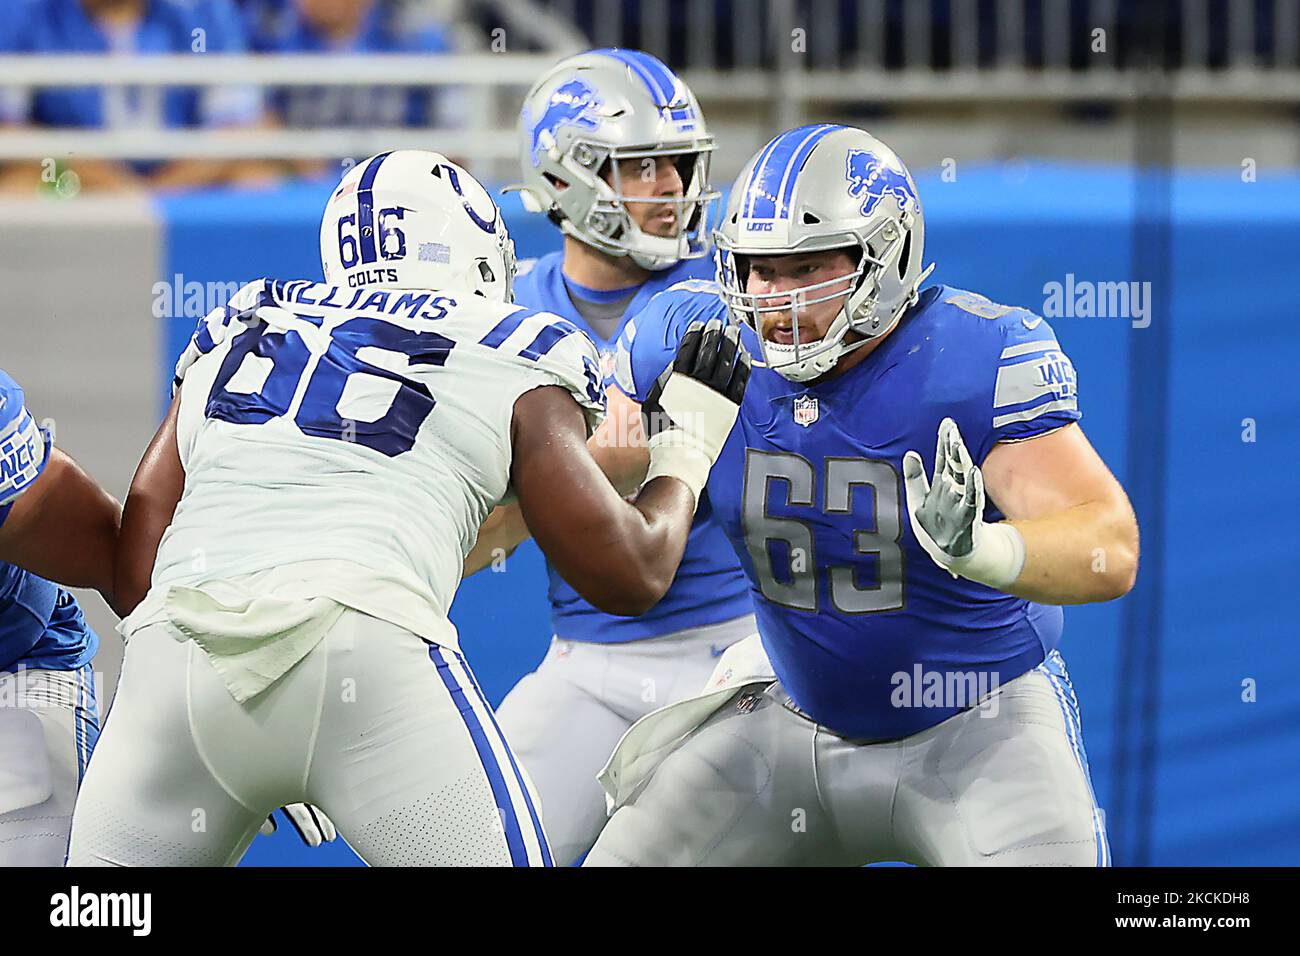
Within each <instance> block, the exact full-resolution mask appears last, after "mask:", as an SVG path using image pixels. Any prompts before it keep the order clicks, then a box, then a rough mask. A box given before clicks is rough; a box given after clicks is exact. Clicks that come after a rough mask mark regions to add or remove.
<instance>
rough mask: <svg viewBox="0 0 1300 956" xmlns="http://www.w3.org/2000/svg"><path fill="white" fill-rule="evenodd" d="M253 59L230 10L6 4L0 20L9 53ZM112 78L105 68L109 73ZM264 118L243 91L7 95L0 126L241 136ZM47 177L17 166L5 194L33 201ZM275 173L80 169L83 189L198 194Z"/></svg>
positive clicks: (112, 3)
mask: <svg viewBox="0 0 1300 956" xmlns="http://www.w3.org/2000/svg"><path fill="white" fill-rule="evenodd" d="M246 51H247V41H246V37H245V34H244V29H243V21H242V19H241V17H240V15H239V12H238V10H237V9H236V8H235V7H234V6H233V4H232V3H231V0H6V2H5V11H4V16H3V18H2V19H0V52H4V53H19V54H23V53H30V54H59V53H91V54H94V53H99V54H107V55H109V56H114V55H131V54H159V53H203V52H208V53H243V52H246ZM111 69H112V66H111V61H106V62H105V72H106V73H107V72H108V71H109V70H111ZM261 115H262V106H261V101H260V97H259V94H258V91H257V90H256V89H255V88H252V87H240V86H231V87H212V88H207V89H202V90H201V89H195V88H177V87H170V88H162V87H120V86H119V87H106V88H95V87H80V88H71V87H62V88H48V89H41V90H28V91H22V90H5V91H3V93H2V95H0V123H3V124H5V125H8V126H15V125H16V126H36V127H61V128H75V127H103V128H107V129H113V130H151V129H177V128H189V129H197V128H204V129H218V128H219V129H234V128H238V127H248V126H252V125H255V124H257V123H258V122H259V120H260V118H261ZM46 165H48V164H46ZM43 171H44V169H43V164H41V163H39V162H31V161H28V162H21V163H10V164H8V165H7V166H6V167H5V168H4V169H3V170H2V171H0V188H8V189H18V190H23V191H30V190H32V189H34V188H36V187H38V186H39V184H40V182H41V181H42V172H43ZM270 171H272V170H271V167H268V166H266V165H265V164H258V163H244V162H230V161H221V160H199V159H181V160H174V161H168V162H154V163H138V162H129V163H128V162H118V161H114V160H94V159H78V160H77V161H76V164H75V172H76V174H77V176H78V177H79V179H80V186H81V188H83V189H84V188H91V189H95V188H103V189H107V188H139V187H144V186H153V187H163V188H166V187H181V186H200V185H208V184H211V183H218V182H228V181H231V180H244V179H250V178H253V179H255V178H262V177H264V176H265V175H266V174H267V173H268V172H270Z"/></svg>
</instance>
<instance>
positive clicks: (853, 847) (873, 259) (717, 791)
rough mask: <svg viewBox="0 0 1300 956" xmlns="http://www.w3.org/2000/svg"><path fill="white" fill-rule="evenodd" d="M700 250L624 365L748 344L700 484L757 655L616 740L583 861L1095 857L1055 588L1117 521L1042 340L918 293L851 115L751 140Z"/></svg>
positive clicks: (636, 373)
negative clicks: (707, 264)
mask: <svg viewBox="0 0 1300 956" xmlns="http://www.w3.org/2000/svg"><path fill="white" fill-rule="evenodd" d="M717 241H718V247H719V253H718V267H719V271H718V279H719V281H718V284H717V285H716V286H714V287H712V288H711V289H710V288H707V287H704V286H703V284H696V285H695V286H693V287H691V288H685V289H678V290H674V291H668V292H665V293H662V294H661V295H659V296H657V297H656V299H655V300H654V301H652V302H651V303H650V304H649V305H648V306H647V307H646V308H645V309H644V310H642V312H641V313H640V314H639V315H638V317H637V323H636V328H635V330H632V329H629V330H628V331H627V332H625V333H624V336H623V338H622V340H621V342H620V350H621V352H622V354H621V355H620V359H621V360H622V361H621V362H620V375H619V382H620V385H621V386H622V387H623V388H625V389H626V390H627V391H628V393H629V394H630V395H631V396H632V397H633V398H635V399H645V398H647V396H649V395H651V393H652V391H653V389H654V388H655V383H656V380H657V377H658V376H659V375H660V373H661V372H662V371H663V369H664V368H665V366H666V365H668V364H669V363H670V362H672V361H673V358H672V356H673V352H674V350H675V347H676V342H677V341H678V339H679V338H680V337H681V336H682V334H683V331H684V330H686V329H688V328H691V327H692V326H693V325H695V324H696V323H700V322H703V323H705V328H706V329H707V328H709V327H710V326H711V327H713V328H718V327H720V326H721V325H722V324H723V323H726V322H727V321H728V320H729V319H735V320H738V321H739V322H740V323H741V324H742V332H743V336H742V341H743V342H744V343H745V345H746V347H747V348H748V349H749V350H750V351H751V353H752V354H754V355H755V356H756V358H757V357H758V356H760V355H761V357H762V360H763V364H764V365H765V366H766V367H764V368H760V367H759V363H758V362H757V361H756V362H755V367H754V371H753V376H752V378H751V380H750V384H749V389H748V391H747V393H746V395H745V400H744V403H743V405H742V409H741V414H740V417H739V418H738V419H737V424H736V427H735V429H734V430H733V431H732V433H731V435H730V437H729V439H728V443H727V445H726V447H725V448H724V450H723V452H722V455H721V456H720V457H719V459H718V461H717V463H716V465H715V466H714V468H713V470H712V472H711V474H710V478H709V484H708V495H709V498H710V500H711V502H712V505H713V514H714V517H715V519H716V520H717V521H719V523H720V524H721V525H722V527H723V529H724V530H725V531H726V533H727V536H728V537H729V538H730V540H731V542H732V544H733V546H734V547H735V550H736V553H737V554H738V556H739V557H740V560H741V563H742V564H743V566H744V569H745V572H746V574H747V576H748V579H749V581H750V584H751V586H752V591H753V597H754V603H755V608H756V611H757V617H758V623H759V634H760V635H761V648H757V647H752V648H746V649H747V650H750V649H752V650H754V651H755V654H756V655H757V658H758V659H760V661H761V663H759V664H755V656H754V655H752V654H751V655H750V657H749V658H748V659H747V660H746V661H745V662H743V663H737V664H736V665H735V666H720V667H719V673H718V674H717V675H716V679H715V680H714V682H712V683H711V685H710V687H711V689H712V688H720V690H718V691H716V692H715V693H712V694H708V695H701V696H700V697H699V698H697V699H696V700H695V701H691V702H687V703H684V704H680V705H678V706H677V707H675V708H672V707H670V708H666V709H665V710H663V711H660V712H658V713H656V714H655V715H653V716H652V717H650V718H647V720H646V721H645V722H644V724H645V726H644V727H643V728H641V729H638V730H637V731H634V732H633V733H631V734H629V735H628V737H627V739H626V740H625V741H624V744H622V745H620V748H619V752H618V753H616V754H615V756H614V758H613V759H612V760H611V763H610V766H609V768H607V770H606V772H605V774H603V775H602V781H603V782H605V783H606V787H607V789H608V790H609V792H610V793H611V796H612V797H613V799H614V802H615V804H616V807H617V808H616V809H615V812H614V813H613V815H612V817H611V819H610V822H609V824H608V825H607V826H606V827H605V829H604V831H603V832H602V834H601V836H600V838H599V840H598V841H597V843H596V845H595V847H594V848H593V849H592V851H591V854H590V855H589V857H588V860H587V863H588V865H628V864H633V865H655V864H670V865H700V864H704V865H717V864H813V863H818V864H847V865H854V864H863V863H867V862H871V861H881V860H902V861H910V862H913V863H917V864H923V865H1044V864H1048V865H1051V864H1060V865H1067V864H1068V865H1087V866H1091V865H1105V864H1106V863H1108V862H1109V851H1108V848H1107V843H1106V835H1105V826H1104V819H1103V816H1102V814H1101V812H1100V810H1099V809H1098V808H1097V805H1096V802H1095V798H1094V796H1093V792H1092V786H1091V781H1090V776H1089V771H1088V763H1087V757H1086V755H1085V751H1084V747H1083V740H1082V733H1081V725H1080V718H1079V710H1078V703H1077V701H1076V698H1075V695H1074V691H1073V689H1072V687H1071V684H1070V679H1069V676H1068V675H1067V673H1066V669H1065V664H1064V661H1063V659H1062V657H1061V654H1060V652H1059V650H1058V649H1057V648H1058V644H1059V642H1060V638H1061V631H1062V624H1063V615H1062V611H1061V609H1060V607H1059V606H1058V605H1063V604H1076V603H1084V602H1092V601H1107V600H1111V599H1114V598H1117V597H1120V596H1122V595H1123V594H1125V593H1126V592H1127V591H1128V590H1129V589H1130V588H1131V587H1132V584H1133V580H1134V576H1135V574H1136V568H1137V553H1138V529H1137V523H1136V520H1135V518H1134V515H1133V511H1132V509H1131V507H1130V505H1129V502H1128V499H1127V497H1126V495H1125V494H1124V491H1123V489H1122V488H1121V487H1120V485H1119V483H1118V482H1117V481H1116V480H1115V478H1114V477H1113V476H1112V475H1111V473H1110V471H1109V470H1108V469H1107V467H1106V465H1105V464H1104V463H1103V462H1102V460H1101V459H1100V457H1098V455H1097V453H1096V452H1095V451H1094V450H1093V448H1092V446H1091V445H1090V444H1089V442H1088V440H1087V439H1086V438H1085V437H1084V434H1083V432H1082V430H1081V429H1080V427H1079V425H1078V420H1079V417H1080V413H1079V411H1078V405H1077V397H1076V391H1075V374H1074V369H1073V367H1072V365H1071V363H1070V360H1069V359H1068V358H1067V357H1066V355H1065V353H1064V352H1062V351H1061V347H1060V345H1059V344H1058V343H1057V340H1056V336H1055V333H1054V332H1053V331H1052V329H1051V328H1050V327H1049V326H1048V324H1047V323H1046V322H1044V321H1043V320H1042V319H1041V318H1039V317H1038V316H1036V315H1033V314H1032V313H1030V312H1028V311H1026V310H1024V309H1021V308H1017V307H1013V306H1006V305H998V304H995V303H993V302H991V301H989V300H988V299H987V298H985V297H984V296H982V295H979V294H977V293H974V292H968V291H963V290H960V289H955V288H950V287H947V286H943V285H932V286H929V287H928V288H925V289H922V288H921V284H922V282H923V281H924V279H925V277H926V276H927V275H928V273H929V270H923V269H922V254H923V251H924V219H923V217H922V211H921V206H920V203H919V202H918V199H917V194H916V188H915V186H914V184H913V181H912V179H911V176H910V175H909V174H908V172H907V170H906V168H905V167H904V166H903V164H902V163H901V162H900V161H899V159H898V157H897V156H896V155H895V154H894V153H893V152H892V151H891V150H890V149H889V148H888V147H887V146H885V145H884V144H883V143H881V142H879V141H878V140H876V139H875V138H873V137H872V136H870V135H868V134H867V133H865V132H863V131H861V130H858V129H852V128H848V127H844V126H834V125H818V126H807V127H802V128H799V129H795V130H791V131H789V132H786V133H783V134H782V135H780V136H778V137H776V138H775V139H773V140H772V141H771V142H770V143H768V144H767V146H765V147H764V149H763V150H762V151H761V152H760V153H759V154H758V155H756V156H755V157H754V158H753V159H752V160H751V161H750V163H749V165H748V166H747V168H746V169H745V170H744V172H742V174H741V176H740V178H739V180H738V181H737V184H736V187H735V189H734V191H733V192H732V193H731V196H730V199H729V203H728V207H727V209H726V212H725V214H724V218H723V222H722V227H721V230H720V232H719V234H718V239H717ZM936 437H937V447H935V443H936ZM931 448H934V451H933V454H932V453H931ZM928 475H932V478H931V477H927V476H928ZM755 643H757V641H756V642H755ZM745 645H750V642H749V641H746V642H743V644H742V645H740V646H738V647H737V648H735V649H733V651H732V652H729V654H728V656H729V657H730V656H732V654H734V653H736V652H738V651H740V650H741V648H742V647H744V646H745ZM764 652H765V654H764ZM764 658H765V659H764ZM725 664H726V662H725V661H724V665H725ZM731 691H734V693H733V692H731ZM674 714H675V715H676V718H675V719H674V717H673V715H674ZM655 722H658V723H659V724H660V726H659V727H658V728H654V727H653V726H651V725H653V724H654V723H655ZM679 739H680V740H681V742H680V743H676V741H678V740H679ZM656 748H657V749H656ZM664 754H666V756H664Z"/></svg>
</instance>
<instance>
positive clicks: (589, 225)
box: [510, 49, 721, 270]
mask: <svg viewBox="0 0 1300 956" xmlns="http://www.w3.org/2000/svg"><path fill="white" fill-rule="evenodd" d="M519 136H520V146H521V157H520V158H521V165H522V168H523V174H524V182H523V183H522V185H519V186H512V187H510V188H511V189H517V190H520V191H521V192H522V193H523V196H524V204H525V206H526V207H528V208H529V209H532V210H533V211H534V212H545V213H547V214H548V215H549V216H550V217H551V219H552V220H553V221H554V222H555V223H556V224H557V225H558V226H559V227H560V229H561V230H562V231H563V232H564V233H565V234H566V235H570V236H573V237H574V238H575V239H578V240H579V241H581V242H583V243H585V244H586V245H589V246H592V247H594V248H596V249H599V250H601V251H602V252H604V253H606V254H608V255H611V256H630V257H631V258H632V261H633V262H635V263H636V264H637V265H639V266H641V267H642V268H644V269H652V270H660V269H667V268H669V267H671V266H673V265H675V264H677V263H678V262H680V261H681V260H683V259H698V258H701V257H703V256H706V255H708V254H709V251H710V250H711V248H712V238H711V235H710V229H711V227H712V223H711V222H710V221H709V220H710V217H711V215H712V214H713V210H715V209H716V207H717V200H718V198H719V196H720V195H721V194H720V193H718V192H716V191H715V190H713V189H712V188H711V187H710V185H709V154H710V153H712V152H713V149H714V142H713V137H712V136H711V135H709V131H708V128H707V127H706V126H705V124H704V115H703V114H702V113H701V112H700V106H699V103H697V102H696V100H695V95H694V94H693V93H692V92H691V91H690V88H689V87H687V86H686V84H685V83H683V82H682V81H681V80H680V79H679V78H678V77H677V75H676V74H674V73H673V71H672V70H670V69H668V67H666V66H664V64H663V63H661V62H660V61H659V60H657V59H655V58H654V57H653V56H651V55H650V54H648V53H642V52H640V51H639V50H621V49H607V50H592V51H590V52H587V53H581V54H578V55H577V56H572V57H569V58H568V59H566V60H563V61H561V62H560V63H558V64H557V65H556V66H555V67H554V68H552V69H551V70H550V71H549V72H548V73H547V74H546V75H545V76H543V77H542V78H541V79H540V80H538V81H537V83H536V84H535V85H534V86H533V88H532V89H531V90H529V92H528V96H527V97H526V98H525V100H524V106H523V110H522V111H521V113H520V117H519ZM660 156H671V157H674V160H675V165H676V166H677V171H678V174H679V175H680V177H681V180H682V186H683V194H682V196H680V197H678V198H669V197H663V196H658V197H638V196H629V195H627V194H626V192H625V190H624V186H623V183H622V181H621V178H620V170H619V160H625V159H640V160H651V161H652V162H653V161H655V160H656V159H657V157H660ZM607 165H608V168H609V171H610V176H611V179H612V183H610V182H606V181H605V179H604V178H603V176H602V175H601V173H602V172H603V171H604V170H605V169H606V166H607ZM637 202H640V203H654V204H656V205H673V206H675V207H676V212H677V224H678V229H679V232H678V234H677V235H676V236H654V235H650V234H648V233H645V232H642V231H641V229H640V228H639V227H638V226H637V224H636V222H635V221H633V219H632V217H631V216H629V215H628V210H627V206H628V204H630V203H637Z"/></svg>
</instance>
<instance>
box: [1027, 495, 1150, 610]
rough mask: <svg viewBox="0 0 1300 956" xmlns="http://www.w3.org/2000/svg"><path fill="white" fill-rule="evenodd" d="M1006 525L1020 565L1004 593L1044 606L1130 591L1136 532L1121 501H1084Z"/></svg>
mask: <svg viewBox="0 0 1300 956" xmlns="http://www.w3.org/2000/svg"><path fill="white" fill-rule="evenodd" d="M1011 525H1012V526H1013V527H1014V528H1015V529H1016V530H1017V531H1019V532H1020V536H1021V537H1022V538H1023V539H1024V543H1025V564H1024V568H1023V569H1022V570H1021V572H1020V576H1019V577H1018V578H1017V579H1016V581H1015V583H1014V584H1013V585H1012V586H1011V587H1009V588H1007V591H1008V592H1009V593H1011V594H1014V595H1016V596H1017V597H1022V598H1026V599H1028V600H1031V601H1039V602H1041V603H1044V604H1089V603H1093V602H1097V601H1111V600H1114V599H1115V598H1118V597H1123V596H1124V595H1125V594H1127V593H1128V592H1129V590H1131V589H1132V587H1133V582H1134V580H1135V578H1136V576H1137V564H1138V529H1137V522H1136V520H1135V519H1134V517H1133V512H1132V510H1131V509H1130V508H1129V507H1128V505H1127V503H1126V502H1125V503H1120V502H1089V503H1086V504H1081V505H1076V506H1075V507H1073V508H1069V509H1067V510H1065V511H1062V512H1059V513H1057V514H1053V515H1047V516H1045V517H1042V518H1036V519H1033V520H1026V521H1013V522H1011Z"/></svg>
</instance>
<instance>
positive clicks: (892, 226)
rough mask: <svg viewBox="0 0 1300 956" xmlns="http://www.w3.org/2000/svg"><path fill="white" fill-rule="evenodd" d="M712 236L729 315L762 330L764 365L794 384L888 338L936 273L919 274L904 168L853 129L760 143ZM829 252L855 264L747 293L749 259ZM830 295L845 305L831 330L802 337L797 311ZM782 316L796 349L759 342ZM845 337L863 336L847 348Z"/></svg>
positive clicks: (918, 243) (792, 134)
mask: <svg viewBox="0 0 1300 956" xmlns="http://www.w3.org/2000/svg"><path fill="white" fill-rule="evenodd" d="M716 239H717V244H718V253H717V263H718V284H719V285H720V286H721V287H722V295H723V297H724V298H725V299H726V301H727V305H728V306H729V307H730V309H731V312H732V315H733V316H735V317H736V318H737V319H738V320H739V321H741V322H744V323H746V324H748V325H750V326H752V327H753V328H754V331H755V332H757V333H758V338H759V341H760V343H761V348H762V351H763V361H764V364H766V365H767V366H768V367H769V368H772V369H774V370H776V371H777V372H779V373H780V374H781V375H783V376H785V377H786V378H788V379H790V380H791V381H795V382H806V381H809V380H811V379H814V378H817V377H819V376H821V375H824V374H826V373H827V372H829V371H830V370H831V369H833V368H834V367H835V365H836V363H837V362H839V360H840V358H841V357H842V356H843V355H844V354H845V353H847V352H850V351H852V350H853V349H855V348H858V347H859V346H861V345H864V344H866V343H867V342H869V341H871V340H872V339H876V338H879V337H880V336H882V335H884V334H886V333H887V332H889V330H890V329H892V328H893V327H894V326H895V324H897V322H898V320H899V318H900V317H901V316H902V314H903V312H904V311H905V310H906V309H907V308H908V306H910V305H911V304H912V303H914V302H915V301H916V299H917V295H918V290H919V289H920V285H921V282H922V281H924V279H925V277H926V276H928V275H929V274H930V271H931V269H933V268H934V266H930V268H929V269H925V270H924V271H922V269H921V257H922V254H923V252H924V248H925V217H924V216H923V215H922V212H921V203H920V201H919V200H918V199H917V196H916V186H915V184H914V183H913V182H912V177H911V175H910V174H909V173H908V171H907V168H906V167H905V166H904V165H903V163H902V161H901V160H900V159H899V158H898V157H897V156H896V155H894V151H893V150H891V149H890V148H889V147H888V146H886V145H885V144H884V143H882V142H880V140H878V139H876V138H875V137H874V136H872V135H870V134H869V133H866V132H863V131H862V130H860V129H854V128H853V127H849V126H836V125H832V124H818V125H813V126H801V127H799V128H798V129H792V130H789V131H787V132H785V133H782V134H781V135H780V136H777V137H776V138H775V139H773V140H772V141H771V142H769V143H768V144H767V145H766V146H764V147H763V148H762V149H761V150H760V151H759V152H758V154H757V155H756V156H754V158H753V159H751V160H750V161H749V163H748V165H747V166H746V167H745V169H744V171H743V172H742V173H741V174H740V177H739V178H738V179H737V180H736V185H735V187H734V188H733V189H732V191H731V195H730V196H729V197H728V201H727V209H726V211H725V213H724V214H723V217H722V226H721V229H720V230H719V231H718V233H717V234H716ZM828 249H847V250H850V251H851V253H852V254H853V258H854V259H855V261H856V266H855V267H854V268H853V269H852V271H850V272H847V273H845V274H844V275H840V276H836V277H835V278H833V279H829V280H827V281H825V282H818V283H815V284H812V285H805V286H800V287H798V288H795V289H790V290H785V291H780V292H765V293H751V292H748V291H746V284H747V281H748V278H749V257H750V256H779V255H788V254H791V253H803V252H820V251H823V250H828ZM846 279H847V280H850V281H849V282H848V286H847V290H846V289H844V288H840V287H842V286H844V285H845V280H846ZM832 299H843V300H844V304H843V306H842V307H841V309H840V313H839V315H838V316H837V317H836V318H835V320H834V321H833V322H832V323H831V326H830V328H829V329H828V330H827V332H826V334H825V335H824V336H823V337H822V338H821V339H819V340H817V341H813V342H805V341H803V339H802V337H801V335H800V329H799V312H800V311H801V310H803V309H806V308H807V307H808V306H810V305H815V304H817V303H819V302H827V301H830V300H832ZM781 312H791V313H792V320H791V325H792V332H793V338H794V341H793V343H792V344H789V345H786V344H781V343H777V342H770V341H768V340H766V339H764V338H763V329H762V325H763V321H762V320H763V317H764V316H766V315H770V314H773V313H781ZM850 330H851V331H853V332H855V333H857V335H858V336H859V337H860V338H859V339H858V340H856V341H854V342H851V343H848V344H846V343H845V342H844V337H845V336H846V335H847V334H848V332H849V331H850Z"/></svg>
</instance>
